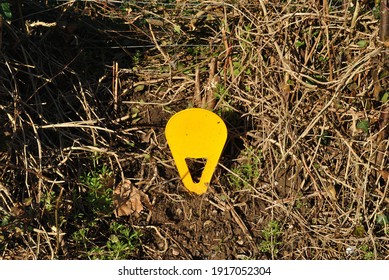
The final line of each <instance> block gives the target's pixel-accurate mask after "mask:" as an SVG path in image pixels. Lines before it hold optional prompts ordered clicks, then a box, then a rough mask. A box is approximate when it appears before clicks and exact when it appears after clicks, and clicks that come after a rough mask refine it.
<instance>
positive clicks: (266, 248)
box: [259, 221, 282, 256]
mask: <svg viewBox="0 0 389 280" xmlns="http://www.w3.org/2000/svg"><path fill="white" fill-rule="evenodd" d="M281 233H282V231H281V228H280V225H279V223H278V222H277V221H270V222H269V223H268V224H267V226H266V228H265V229H263V230H262V237H263V240H262V241H261V243H260V244H259V250H260V251H261V252H262V253H270V254H271V255H272V256H276V255H277V253H278V247H279V245H280V244H281V242H279V240H278V239H279V237H280V235H281Z"/></svg>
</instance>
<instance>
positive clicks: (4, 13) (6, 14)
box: [0, 2, 12, 20]
mask: <svg viewBox="0 0 389 280" xmlns="http://www.w3.org/2000/svg"><path fill="white" fill-rule="evenodd" d="M0 16H1V17H2V18H4V19H5V20H11V19H12V11H11V5H10V4H9V3H8V2H2V3H0Z"/></svg>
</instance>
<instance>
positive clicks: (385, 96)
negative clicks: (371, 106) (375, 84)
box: [381, 91, 389, 103]
mask: <svg viewBox="0 0 389 280" xmlns="http://www.w3.org/2000/svg"><path fill="white" fill-rule="evenodd" d="M388 100H389V91H387V92H385V93H384V94H383V95H382V97H381V102H383V103H385V102H387V101H388Z"/></svg>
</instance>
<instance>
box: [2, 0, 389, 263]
mask: <svg viewBox="0 0 389 280" xmlns="http://www.w3.org/2000/svg"><path fill="white" fill-rule="evenodd" d="M3 2H4V1H3ZM3 2H2V3H1V6H0V14H1V17H0V19H1V22H0V23H1V24H0V49H1V52H0V71H1V75H0V96H1V98H0V124H1V132H0V166H1V168H0V258H1V259H153V260H158V259H185V260H187V259H388V258H389V253H388V252H389V211H388V209H387V207H388V204H389V196H388V192H389V180H388V174H389V173H388V172H389V169H388V162H389V155H388V146H389V141H388V130H389V128H388V123H389V103H388V99H389V97H388V96H389V91H388V84H387V81H388V75H389V71H388V65H389V64H388V59H387V54H388V49H387V47H385V46H386V45H387V44H388V43H387V42H385V38H383V37H382V32H383V31H382V30H381V31H380V32H379V29H380V22H381V21H380V12H379V5H380V3H379V1H326V0H324V1H313V0H310V1H298V0H296V1H254V0H245V1H233V0H231V1H213V2H209V1H189V0H181V1H178V0H177V1H160V0H158V1H150V3H148V2H147V1H146V2H140V1H112V2H111V3H107V2H110V1H77V2H75V1H12V3H11V4H8V3H7V1H5V2H4V3H3ZM46 2H49V3H46ZM380 35H381V38H380ZM385 44H386V45H385ZM191 107H203V108H207V109H209V110H212V111H214V112H215V113H217V114H218V115H219V116H221V117H222V119H223V120H224V121H225V123H226V125H227V128H228V139H227V143H226V146H225V148H224V151H223V154H222V156H221V158H220V161H219V165H218V167H217V169H216V171H215V173H214V176H213V179H212V182H211V184H210V186H209V187H208V190H207V192H206V193H205V194H202V195H196V194H193V193H190V192H189V191H188V190H187V189H185V187H184V186H183V185H182V183H181V181H180V178H179V176H178V173H177V170H176V168H175V165H174V162H173V159H172V155H171V153H170V149H169V147H168V145H167V143H166V138H165V135H164V129H165V125H166V123H167V121H168V120H169V118H170V117H171V116H172V115H174V113H176V112H178V111H180V110H183V109H186V108H191ZM201 166H202V165H201V163H196V162H191V169H192V174H193V175H194V174H196V175H197V176H198V174H199V172H198V170H201ZM194 176H195V175H194Z"/></svg>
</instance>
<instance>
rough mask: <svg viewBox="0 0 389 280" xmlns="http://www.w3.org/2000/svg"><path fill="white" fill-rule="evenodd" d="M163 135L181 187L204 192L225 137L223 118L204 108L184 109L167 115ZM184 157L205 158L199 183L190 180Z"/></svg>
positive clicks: (195, 191) (225, 129)
mask: <svg viewBox="0 0 389 280" xmlns="http://www.w3.org/2000/svg"><path fill="white" fill-rule="evenodd" d="M165 135H166V139H167V142H168V145H169V148H170V150H171V152H172V155H173V159H174V161H175V164H176V166H177V170H178V173H179V174H180V178H181V180H182V182H183V184H184V186H185V187H186V188H187V189H188V190H189V191H191V192H194V193H196V194H203V193H205V192H206V191H207V188H208V185H209V183H210V182H211V179H212V175H213V172H214V171H215V168H216V166H217V163H218V161H219V158H220V155H221V153H222V151H223V148H224V145H225V143H226V140H227V127H226V125H225V123H224V121H223V120H222V119H221V118H220V117H219V116H218V115H216V114H215V113H213V112H211V111H208V110H205V109H201V108H192V109H186V110H183V111H180V112H178V113H176V114H175V115H173V116H172V117H171V118H170V120H169V121H168V123H167V125H166V129H165ZM187 158H190V159H197V158H204V159H206V160H207V162H206V164H205V166H204V170H203V173H202V175H201V178H200V180H199V182H198V183H195V182H193V179H192V176H191V174H190V172H189V168H188V165H187V164H186V161H185V159H187Z"/></svg>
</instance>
